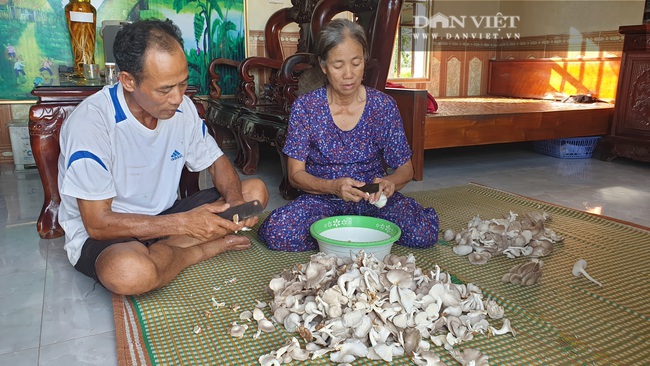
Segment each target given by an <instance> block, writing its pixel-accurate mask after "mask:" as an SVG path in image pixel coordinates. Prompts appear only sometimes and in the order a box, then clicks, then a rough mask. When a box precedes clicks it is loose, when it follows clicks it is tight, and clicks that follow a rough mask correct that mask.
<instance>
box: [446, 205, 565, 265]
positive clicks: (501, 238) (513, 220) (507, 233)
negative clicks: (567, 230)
mask: <svg viewBox="0 0 650 366" xmlns="http://www.w3.org/2000/svg"><path fill="white" fill-rule="evenodd" d="M549 217H550V216H549V215H548V214H547V213H546V212H529V213H526V214H524V215H523V217H522V218H519V215H517V214H516V213H514V212H512V211H510V213H509V214H508V215H507V216H506V217H505V218H501V219H491V220H481V218H480V217H479V216H475V217H473V218H472V219H471V220H469V222H468V224H467V228H466V229H463V230H462V231H460V232H458V233H455V232H454V230H452V229H447V230H445V232H444V233H443V239H444V240H445V241H452V240H453V241H455V242H456V245H455V246H454V248H453V251H454V253H456V254H458V255H467V256H468V258H469V261H470V263H472V264H485V263H487V261H488V260H489V259H490V258H492V257H494V256H496V255H499V254H504V255H506V256H507V257H508V258H516V257H522V256H523V257H533V258H538V257H543V256H546V255H549V254H550V253H551V252H552V251H553V244H555V243H557V242H560V241H562V238H560V237H559V236H558V235H557V234H556V233H555V231H553V230H551V229H549V228H547V227H545V226H544V224H545V223H546V221H547V220H548V219H549Z"/></svg>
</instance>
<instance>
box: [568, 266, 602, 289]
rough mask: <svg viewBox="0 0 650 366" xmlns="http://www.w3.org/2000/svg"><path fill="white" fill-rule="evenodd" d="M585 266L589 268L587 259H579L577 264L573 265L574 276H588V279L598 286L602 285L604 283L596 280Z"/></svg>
mask: <svg viewBox="0 0 650 366" xmlns="http://www.w3.org/2000/svg"><path fill="white" fill-rule="evenodd" d="M585 268H587V261H586V260H584V259H578V261H577V262H576V264H574V265H573V270H572V271H571V272H572V273H573V275H574V276H576V277H580V275H583V276H585V277H587V279H588V280H589V281H591V282H593V283H595V284H596V285H598V286H602V285H603V284H602V283H600V282H598V281H596V280H595V279H594V278H593V277H591V276H590V275H589V274H588V273H587V272H586V271H585Z"/></svg>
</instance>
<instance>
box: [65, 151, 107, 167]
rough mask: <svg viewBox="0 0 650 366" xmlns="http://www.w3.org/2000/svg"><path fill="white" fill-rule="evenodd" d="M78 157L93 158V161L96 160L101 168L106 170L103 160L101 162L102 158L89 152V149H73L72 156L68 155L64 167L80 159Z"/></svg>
mask: <svg viewBox="0 0 650 366" xmlns="http://www.w3.org/2000/svg"><path fill="white" fill-rule="evenodd" d="M80 159H91V160H94V161H96V162H98V163H99V165H101V166H102V168H104V170H106V171H108V168H106V165H104V162H102V159H100V158H99V157H98V156H97V155H95V154H93V153H91V152H90V151H86V150H80V151H75V152H74V154H72V156H70V160H68V166H67V167H66V169H68V168H70V165H72V163H74V162H75V161H77V160H80Z"/></svg>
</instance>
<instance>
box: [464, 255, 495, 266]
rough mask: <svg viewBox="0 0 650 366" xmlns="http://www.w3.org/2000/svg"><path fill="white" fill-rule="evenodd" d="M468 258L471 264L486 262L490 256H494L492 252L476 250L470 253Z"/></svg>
mask: <svg viewBox="0 0 650 366" xmlns="http://www.w3.org/2000/svg"><path fill="white" fill-rule="evenodd" d="M467 258H468V259H469V262H470V263H471V264H485V263H487V262H488V260H490V258H492V254H490V252H483V253H479V252H474V253H470V255H469V256H468V257H467Z"/></svg>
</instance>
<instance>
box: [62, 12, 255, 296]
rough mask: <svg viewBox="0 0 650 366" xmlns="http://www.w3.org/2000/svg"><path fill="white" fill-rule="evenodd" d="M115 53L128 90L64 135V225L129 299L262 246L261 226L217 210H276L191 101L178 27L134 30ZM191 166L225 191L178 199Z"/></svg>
mask: <svg viewBox="0 0 650 366" xmlns="http://www.w3.org/2000/svg"><path fill="white" fill-rule="evenodd" d="M113 52H114V54H115V59H116V62H117V66H118V67H119V69H120V74H119V83H117V84H115V85H113V86H106V87H104V89H102V90H101V91H100V92H98V93H96V94H94V95H92V96H90V97H88V98H86V100H84V101H83V102H82V103H81V104H79V106H78V107H77V108H76V109H75V110H74V112H73V113H72V114H71V115H70V116H69V117H68V119H67V120H66V121H65V122H64V123H63V126H62V128H61V134H60V145H61V155H60V156H59V177H58V183H59V192H60V193H61V207H60V209H59V222H60V223H61V226H62V227H63V229H64V230H65V234H66V243H65V247H64V248H65V250H66V251H67V253H68V258H69V260H70V262H71V263H72V264H73V265H74V267H75V268H76V269H77V270H79V271H80V272H82V273H84V274H86V275H88V276H90V277H93V278H94V279H95V280H97V281H99V282H100V283H101V284H102V285H103V286H104V287H106V288H107V289H108V290H110V291H112V292H114V293H118V294H125V295H129V294H140V293H144V292H147V291H150V290H153V289H156V288H159V287H162V286H164V285H166V284H168V283H169V282H170V281H171V280H172V279H173V278H174V277H176V276H177V275H178V274H179V273H180V272H181V271H182V270H183V269H185V268H187V267H188V266H190V265H192V264H195V263H198V262H201V261H203V260H205V259H208V258H211V257H213V256H215V255H217V254H219V253H222V252H225V251H228V250H241V249H246V248H248V247H250V245H251V243H250V240H249V239H248V238H247V237H244V236H238V235H232V234H233V233H234V232H235V231H237V230H240V229H242V227H244V226H248V227H250V226H253V225H255V224H256V223H257V217H251V218H248V219H246V220H242V221H241V222H239V223H234V222H232V221H229V220H226V219H223V218H221V217H219V216H217V215H216V214H217V213H219V212H222V211H224V210H226V209H227V208H228V207H230V206H235V205H237V204H240V203H243V202H245V201H252V200H259V201H260V202H261V203H262V205H263V206H264V207H266V203H267V202H268V192H267V189H266V187H265V185H264V182H262V181H261V180H259V179H249V180H245V181H241V180H240V179H239V176H238V175H237V173H236V172H235V170H234V169H233V167H232V165H231V164H230V161H229V160H228V158H227V157H226V156H225V155H224V154H223V152H222V151H221V149H220V148H219V147H218V146H217V143H216V142H215V140H214V139H213V138H212V137H211V136H210V135H209V134H208V133H207V131H206V130H207V129H206V126H205V124H204V123H203V121H202V120H201V118H200V117H199V116H198V114H197V111H196V107H195V106H194V104H193V103H192V100H191V99H190V98H188V97H187V96H185V90H186V88H187V85H188V79H189V73H188V66H187V60H186V58H185V54H184V52H183V40H182V38H181V35H180V31H179V29H178V27H176V26H175V25H174V24H173V23H172V22H171V21H169V20H166V21H161V20H144V21H138V22H135V23H132V24H125V25H123V26H122V28H121V29H120V31H119V32H118V34H117V36H116V38H115V43H114V48H113ZM183 166H187V167H188V169H190V170H191V171H201V170H203V169H206V168H207V169H208V171H209V172H210V175H211V178H212V182H213V184H214V186H215V188H212V189H207V190H203V191H200V192H198V193H196V194H195V195H193V196H191V197H188V198H186V199H183V200H180V201H176V198H177V188H178V184H179V181H180V176H181V172H182V169H183Z"/></svg>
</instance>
